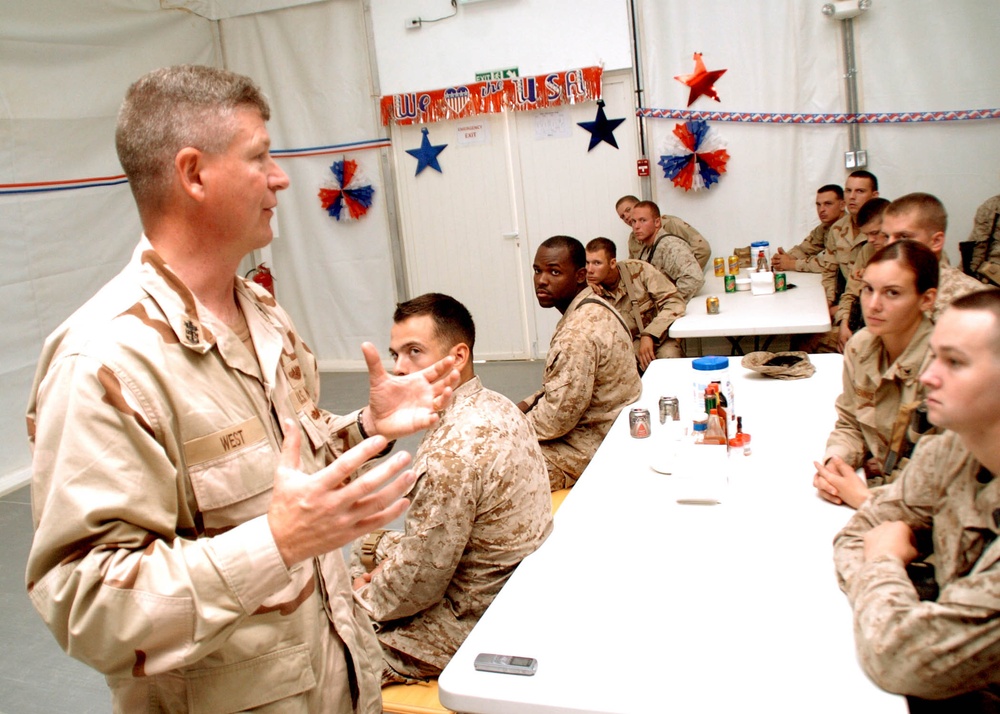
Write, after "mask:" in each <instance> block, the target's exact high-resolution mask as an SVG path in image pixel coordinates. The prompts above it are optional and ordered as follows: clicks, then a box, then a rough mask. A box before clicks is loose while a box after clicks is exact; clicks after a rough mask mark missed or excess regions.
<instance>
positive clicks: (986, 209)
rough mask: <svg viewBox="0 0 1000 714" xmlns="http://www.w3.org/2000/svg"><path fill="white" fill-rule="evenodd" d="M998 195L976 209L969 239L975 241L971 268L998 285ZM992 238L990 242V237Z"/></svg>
mask: <svg viewBox="0 0 1000 714" xmlns="http://www.w3.org/2000/svg"><path fill="white" fill-rule="evenodd" d="M998 228H1000V196H993V197H992V198H988V199H986V200H985V201H983V203H982V205H980V206H979V208H977V209H976V217H975V218H974V219H973V222H972V232H971V233H970V234H969V240H970V241H972V242H974V243H975V248H974V250H973V253H972V261H971V268H972V270H973V271H978V272H979V273H980V274H981V275H985V276H986V279H988V280H991V281H992V282H993V283H994V284H997V285H1000V230H997V229H998ZM991 237H992V238H993V241H992V243H991V242H990V238H991Z"/></svg>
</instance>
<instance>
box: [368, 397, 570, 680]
mask: <svg viewBox="0 0 1000 714" xmlns="http://www.w3.org/2000/svg"><path fill="white" fill-rule="evenodd" d="M413 468H414V470H415V471H416V473H417V475H418V477H417V482H416V483H415V484H414V485H413V488H412V489H411V490H410V493H409V494H408V497H409V498H410V500H411V505H410V508H409V510H408V511H407V512H406V521H405V525H404V529H405V530H404V531H402V532H400V531H387V532H386V533H385V535H384V536H383V537H382V539H381V540H380V541H379V543H378V548H377V549H376V551H375V565H377V566H378V568H377V569H376V570H375V571H374V574H373V575H372V580H371V583H370V584H368V585H366V586H364V587H363V588H362V589H360V590H358V591H356V593H355V595H356V597H357V599H358V600H359V601H360V602H361V604H362V605H363V606H364V607H365V609H366V610H368V612H369V614H370V615H371V617H372V619H373V620H375V621H376V622H377V623H379V624H378V626H377V636H378V639H379V641H380V642H381V643H382V645H383V646H384V647H387V648H389V650H390V658H389V661H390V662H395V659H394V658H392V657H391V654H392V652H391V651H392V650H396V651H398V652H402V653H404V654H405V655H408V656H409V657H410V658H413V659H416V660H419V661H420V662H422V663H425V664H427V665H430V667H426V666H425V667H422V668H421V671H418V672H400V673H401V674H406V675H409V676H411V677H414V678H420V677H422V676H423V677H426V676H434V675H437V674H440V672H441V670H442V669H443V668H444V667H445V665H447V664H448V661H449V660H450V659H451V657H452V655H454V654H455V650H457V649H458V647H459V645H461V644H462V642H464V641H465V638H466V637H467V636H468V634H469V632H471V631H472V628H473V626H474V625H475V624H476V623H477V622H478V621H479V618H480V617H482V615H483V613H484V612H486V608H487V607H489V605H490V603H491V602H493V598H494V597H496V594H497V593H498V592H500V588H501V587H503V585H504V583H505V582H507V578H509V577H510V575H511V573H513V572H514V568H516V567H517V564H518V563H520V562H521V560H522V559H523V558H524V557H525V556H527V555H528V554H529V553H532V552H533V551H534V550H535V549H536V548H538V546H539V545H540V544H541V542H542V541H543V540H545V537H546V536H547V535H548V534H549V531H551V529H552V499H551V496H550V495H549V479H548V473H547V471H546V468H545V459H544V458H543V457H542V451H541V449H540V448H539V446H538V439H537V438H536V437H535V434H534V432H533V431H532V430H531V425H530V424H529V423H528V420H527V419H526V418H525V416H524V415H523V414H522V413H521V412H520V411H519V410H518V409H517V407H516V406H514V404H512V403H511V401H510V400H509V399H507V398H506V397H504V396H502V395H500V394H497V393H496V392H492V391H490V390H488V389H484V388H483V385H482V382H480V380H479V377H474V378H473V379H471V380H469V381H468V382H466V383H465V384H463V385H462V386H460V387H459V388H458V389H456V390H455V394H454V397H453V400H452V403H451V406H449V407H448V409H447V410H445V411H444V412H443V413H442V414H441V420H440V421H439V422H438V423H437V424H435V425H434V426H432V427H431V428H430V429H429V430H428V431H427V433H426V435H425V436H424V438H423V440H422V441H421V442H420V447H419V448H418V449H417V453H416V457H415V459H414V465H413ZM358 545H359V544H358V543H356V544H355V547H354V554H353V557H352V575H355V576H357V575H360V574H361V573H362V572H364V567H363V566H360V558H359V557H358V556H359V547H358ZM399 667H400V665H399V664H394V669H396V670H397V671H399Z"/></svg>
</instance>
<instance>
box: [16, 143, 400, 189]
mask: <svg viewBox="0 0 1000 714" xmlns="http://www.w3.org/2000/svg"><path fill="white" fill-rule="evenodd" d="M391 145H392V142H391V141H390V140H389V139H387V138H382V139H369V140H366V141H352V142H348V143H345V144H329V145H326V146H310V147H305V148H301V149H271V156H273V157H274V158H276V159H295V158H299V157H303V156H323V155H326V154H344V153H347V152H351V151H365V150H369V149H385V148H388V147H389V146H391ZM123 183H128V179H127V178H126V177H125V174H118V175H115V176H97V177H94V178H82V179H65V180H62V181H29V182H24V183H0V196H7V195H14V194H20V193H48V192H51V191H73V190H77V189H82V188H94V187H98V186H117V185H119V184H123Z"/></svg>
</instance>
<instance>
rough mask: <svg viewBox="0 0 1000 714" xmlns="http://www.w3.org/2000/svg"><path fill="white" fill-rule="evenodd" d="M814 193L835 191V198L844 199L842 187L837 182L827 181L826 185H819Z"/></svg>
mask: <svg viewBox="0 0 1000 714" xmlns="http://www.w3.org/2000/svg"><path fill="white" fill-rule="evenodd" d="M816 193H835V194H837V198H839V199H840V200H841V201H843V200H844V188H843V187H842V186H840V185H839V184H835V183H828V184H827V185H826V186H820V187H819V190H818V191H817V192H816Z"/></svg>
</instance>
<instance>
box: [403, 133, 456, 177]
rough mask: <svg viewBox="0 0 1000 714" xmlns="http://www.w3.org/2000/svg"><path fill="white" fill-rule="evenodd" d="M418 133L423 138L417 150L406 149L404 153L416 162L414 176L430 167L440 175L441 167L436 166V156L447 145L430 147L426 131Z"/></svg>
mask: <svg viewBox="0 0 1000 714" xmlns="http://www.w3.org/2000/svg"><path fill="white" fill-rule="evenodd" d="M420 133H421V134H423V135H424V136H423V138H422V139H421V140H420V148H419V149H407V150H406V153H407V154H409V155H410V156H412V157H414V158H415V159H416V160H417V173H415V174H413V175H414V176H419V175H420V172H421V171H423V170H424V169H426V168H427V167H428V166H430V167H431V168H432V169H434V170H435V171H437V172H438V173H442V171H441V166H440V164H438V158H437V157H438V154H440V153H441V152H442V151H444V148H445V147H446V146H448V145H447V144H438V145H437V146H431V140H430V139H428V138H427V134H428V131H427V129H421V130H420Z"/></svg>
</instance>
